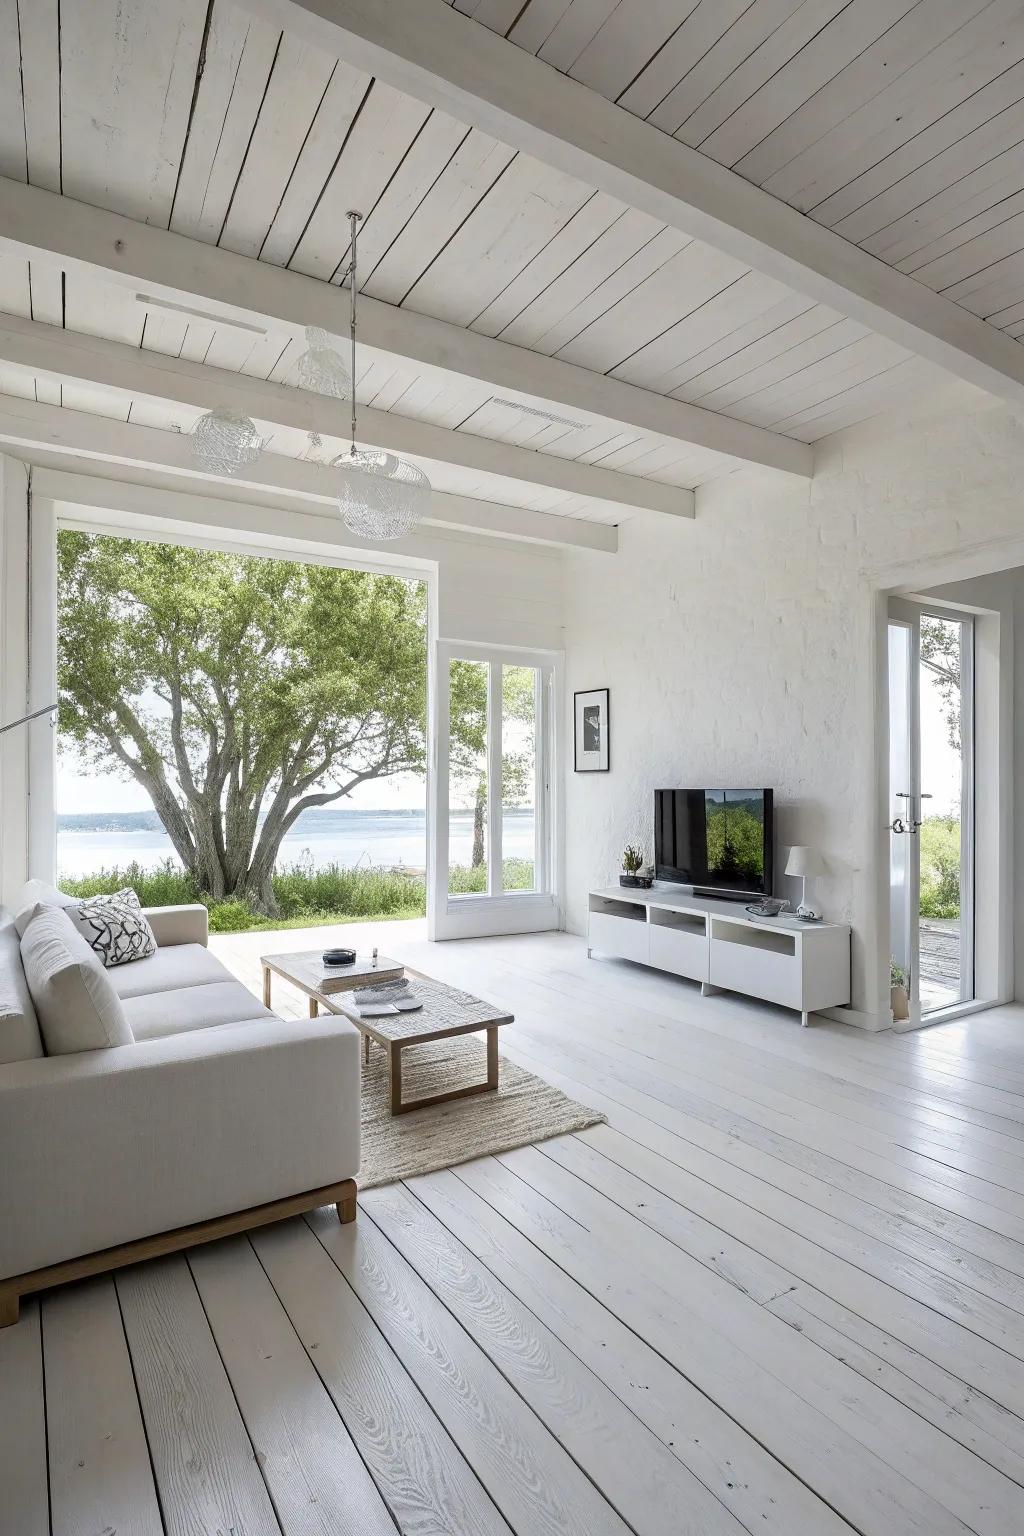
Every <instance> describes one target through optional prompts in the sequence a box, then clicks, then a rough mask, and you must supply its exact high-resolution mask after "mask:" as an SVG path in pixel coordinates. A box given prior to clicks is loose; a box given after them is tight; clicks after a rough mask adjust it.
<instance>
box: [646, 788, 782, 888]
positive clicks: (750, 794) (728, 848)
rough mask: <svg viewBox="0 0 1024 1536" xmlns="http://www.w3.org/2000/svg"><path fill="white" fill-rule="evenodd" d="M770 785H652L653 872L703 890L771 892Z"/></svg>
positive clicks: (772, 841) (659, 876) (657, 876)
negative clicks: (704, 786)
mask: <svg viewBox="0 0 1024 1536" xmlns="http://www.w3.org/2000/svg"><path fill="white" fill-rule="evenodd" d="M774 842H775V838H774V826H773V817H772V792H771V790H770V789H656V790H655V791H654V872H655V876H656V878H657V879H658V880H667V881H671V882H674V883H675V884H677V885H692V886H693V888H694V890H695V891H697V892H701V893H703V894H705V895H721V896H751V895H753V896H770V895H771V894H772V877H773V868H772V865H773V851H774Z"/></svg>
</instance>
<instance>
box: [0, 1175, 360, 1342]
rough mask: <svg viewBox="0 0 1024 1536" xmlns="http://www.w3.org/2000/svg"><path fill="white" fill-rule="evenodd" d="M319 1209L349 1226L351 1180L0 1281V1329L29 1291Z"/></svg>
mask: <svg viewBox="0 0 1024 1536" xmlns="http://www.w3.org/2000/svg"><path fill="white" fill-rule="evenodd" d="M321 1205H334V1206H337V1208H338V1220H339V1221H340V1222H342V1223H345V1222H349V1221H355V1219H356V1182H355V1179H343V1180H342V1181H341V1183H340V1184H325V1185H324V1186H323V1187H322V1188H321V1189H307V1190H306V1191H305V1193H304V1194H301V1195H287V1196H285V1198H284V1199H283V1200H271V1201H269V1202H268V1204H266V1205H254V1206H252V1207H251V1209H250V1210H247V1211H235V1212H233V1213H232V1214H231V1215H229V1216H216V1217H214V1218H213V1219H212V1220H210V1221H197V1222H195V1223H194V1224H193V1225H192V1226H190V1227H176V1228H175V1229H174V1231H173V1232H155V1233H154V1234H153V1235H152V1237H140V1238H138V1239H137V1240H136V1241H135V1242H133V1243H121V1244H120V1245H119V1246H118V1247H116V1248H104V1249H102V1250H101V1251H100V1252H99V1253H88V1254H86V1255H85V1256H84V1257H83V1258H80V1259H65V1260H63V1261H62V1262H61V1263H60V1264H50V1265H48V1266H47V1268H46V1269H34V1270H32V1271H31V1272H30V1273H29V1274H25V1275H12V1276H11V1277H9V1278H8V1279H6V1280H0V1328H9V1327H10V1326H11V1324H12V1323H16V1322H17V1321H18V1311H19V1305H20V1301H21V1298H22V1296H29V1295H31V1294H32V1293H33V1292H34V1291H46V1290H49V1289H50V1288H51V1287H52V1286H55V1285H67V1284H69V1283H70V1282H71V1281H72V1280H84V1279H86V1278H87V1277H88V1276H89V1275H102V1274H105V1273H106V1271H107V1270H110V1269H122V1268H123V1267H124V1266H125V1265H126V1264H139V1263H141V1262H142V1261H143V1260H144V1259H157V1258H160V1256H161V1255H162V1254H165V1253H178V1252H179V1251H180V1250H181V1249H182V1248H195V1247H197V1246H198V1245H199V1244H200V1243H212V1242H215V1241H216V1239H217V1238H218V1237H232V1236H234V1235H235V1234H236V1233H238V1232H248V1230H249V1229H250V1227H265V1226H268V1225H269V1224H270V1222H273V1221H284V1220H285V1219H286V1217H288V1216H301V1215H302V1213H303V1212H304V1211H315V1210H316V1209H317V1208H318V1207H319V1206H321Z"/></svg>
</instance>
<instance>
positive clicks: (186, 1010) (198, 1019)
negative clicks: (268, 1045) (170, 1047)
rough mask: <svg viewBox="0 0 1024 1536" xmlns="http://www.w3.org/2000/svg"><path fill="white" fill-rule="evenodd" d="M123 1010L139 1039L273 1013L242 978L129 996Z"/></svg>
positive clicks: (158, 1036)
mask: <svg viewBox="0 0 1024 1536" xmlns="http://www.w3.org/2000/svg"><path fill="white" fill-rule="evenodd" d="M124 1011H125V1014H126V1016H127V1018H128V1022H129V1024H130V1025H131V1027H132V1034H133V1035H134V1036H135V1038H136V1040H158V1039H160V1038H161V1037H162V1036H164V1035H180V1034H184V1033H185V1031H186V1030H191V1029H213V1028H215V1027H216V1026H217V1025H218V1024H242V1023H245V1022H247V1021H249V1020H252V1019H259V1018H263V1019H271V1018H273V1017H274V1015H273V1014H272V1013H271V1012H270V1009H269V1008H264V1007H263V1005H262V1003H258V1002H257V1001H256V999H255V998H254V997H253V995H252V993H251V992H250V991H248V989H247V988H246V987H243V986H242V983H241V982H240V981H211V982H206V983H202V984H200V985H199V986H197V987H177V988H174V989H173V990H171V991H167V992H150V993H149V994H148V995H146V996H143V997H129V998H126V999H125V1003H124Z"/></svg>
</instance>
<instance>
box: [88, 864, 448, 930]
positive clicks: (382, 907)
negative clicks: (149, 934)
mask: <svg viewBox="0 0 1024 1536" xmlns="http://www.w3.org/2000/svg"><path fill="white" fill-rule="evenodd" d="M125 886H130V887H131V889H132V890H133V891H135V892H136V894H137V895H138V898H139V900H140V901H141V902H142V905H143V906H144V907H167V906H175V905H177V904H178V903H181V902H194V901H201V902H202V903H203V904H204V905H205V906H206V907H207V908H208V910H209V913H210V932H211V933H246V932H248V931H250V930H252V929H258V928H263V929H267V928H289V927H290V928H300V927H311V928H312V927H315V926H317V925H319V924H323V923H344V922H356V921H358V920H360V919H362V918H368V917H371V918H380V917H389V918H394V917H422V916H423V914H424V912H425V911H426V886H425V884H424V882H423V879H422V877H421V876H418V875H411V874H408V875H407V874H403V873H402V872H401V871H394V870H390V869H372V868H359V869H348V868H346V867H345V866H344V865H341V864H326V865H324V866H323V867H322V868H320V869H313V868H307V867H306V866H305V865H300V864H293V865H289V866H287V867H286V868H284V869H281V870H279V871H278V872H277V873H276V874H275V875H274V894H275V896H276V898H277V903H278V907H279V910H280V915H279V917H277V918H267V917H263V916H262V915H261V914H259V913H257V912H254V911H253V910H252V908H251V907H250V906H249V904H248V902H245V901H239V900H237V899H235V898H230V899H228V900H226V901H225V900H222V901H215V900H214V899H213V898H212V897H211V896H208V895H205V894H204V893H203V892H202V891H200V890H199V888H198V886H197V885H196V883H195V881H194V880H193V879H192V877H191V875H188V874H186V873H185V871H184V870H182V869H179V868H178V867H177V866H176V865H175V864H174V863H173V861H172V860H170V859H166V860H165V861H164V863H163V864H161V865H158V866H157V867H156V868H155V869H141V868H140V867H139V865H138V864H128V865H126V866H125V867H124V869H101V870H99V871H98V872H97V873H96V874H94V875H82V876H78V877H77V878H70V877H69V878H67V879H63V880H61V889H62V890H64V891H66V892H67V893H68V895H69V896H100V895H104V896H107V895H110V894H111V893H112V892H114V891H120V890H123V889H124V887H125Z"/></svg>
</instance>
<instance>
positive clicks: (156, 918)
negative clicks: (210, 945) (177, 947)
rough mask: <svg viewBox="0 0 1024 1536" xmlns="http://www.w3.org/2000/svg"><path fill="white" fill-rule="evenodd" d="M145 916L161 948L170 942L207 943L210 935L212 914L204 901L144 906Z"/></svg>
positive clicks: (164, 947)
mask: <svg viewBox="0 0 1024 1536" xmlns="http://www.w3.org/2000/svg"><path fill="white" fill-rule="evenodd" d="M142 911H143V913H144V915H145V917H146V918H147V920H148V922H149V926H150V927H151V928H152V930H153V932H154V934H155V935H156V941H157V943H158V944H159V946H160V948H161V949H166V947H167V945H168V944H206V943H207V941H208V939H209V936H210V914H209V912H208V911H207V910H206V908H205V907H204V906H203V904H202V902H200V901H195V902H189V903H188V904H187V905H183V906H180V907H143V909H142Z"/></svg>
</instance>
